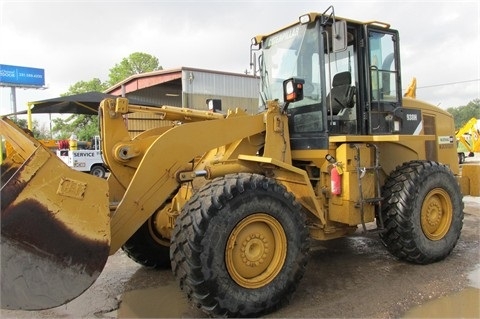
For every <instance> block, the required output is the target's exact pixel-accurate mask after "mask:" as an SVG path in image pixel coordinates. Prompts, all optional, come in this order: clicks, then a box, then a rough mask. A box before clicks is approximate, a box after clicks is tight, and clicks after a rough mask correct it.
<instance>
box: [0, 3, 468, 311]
mask: <svg viewBox="0 0 480 319" xmlns="http://www.w3.org/2000/svg"><path fill="white" fill-rule="evenodd" d="M399 52H400V50H399V36H398V32H397V31H395V30H393V29H391V28H390V26H389V25H388V24H386V23H381V22H377V21H372V22H358V21H353V20H349V19H343V18H337V17H336V16H335V15H334V12H333V7H329V8H328V9H327V10H326V11H325V12H323V13H309V14H306V15H303V16H301V17H300V19H299V21H297V22H295V23H293V24H290V25H288V26H286V27H284V28H282V29H280V30H278V31H276V32H273V33H271V34H268V35H261V36H256V37H254V38H253V40H252V45H251V56H252V65H253V67H254V70H255V72H256V73H257V72H258V74H259V76H260V78H261V90H260V91H261V92H260V97H261V99H260V101H261V105H262V108H263V110H261V112H260V113H258V114H246V113H245V112H244V111H242V110H241V109H240V108H239V109H236V110H229V111H228V112H227V113H226V114H222V113H214V112H210V111H200V110H192V109H186V108H176V107H169V106H159V107H146V106H142V105H131V104H130V103H129V102H128V100H127V99H125V98H118V99H116V100H113V99H107V100H104V101H102V103H101V105H100V107H99V117H100V121H101V125H100V127H101V140H102V150H103V156H104V162H105V163H106V165H107V166H108V168H109V170H110V172H111V174H110V176H109V177H108V179H107V180H103V179H100V178H96V177H94V176H91V175H87V174H84V173H80V172H76V171H74V170H72V169H69V168H68V167H67V166H65V165H64V164H63V163H62V162H61V161H60V160H59V159H58V158H57V157H56V156H55V155H54V154H52V153H51V152H49V151H48V150H47V149H45V147H43V146H42V145H41V144H40V143H39V142H38V141H36V140H34V139H33V138H31V137H29V136H27V135H26V134H24V133H23V131H22V130H21V129H19V128H18V127H16V126H15V125H14V124H13V123H12V122H11V121H9V120H8V119H6V118H3V119H2V120H1V121H0V129H1V134H2V135H3V136H4V137H5V138H6V139H7V140H8V142H9V143H11V145H12V147H13V150H14V151H12V152H10V154H9V156H8V158H7V159H6V160H5V161H4V163H2V188H1V196H2V204H1V205H2V207H1V208H2V211H1V232H2V234H1V235H2V237H1V253H2V256H1V257H2V258H1V263H2V264H1V276H2V278H1V282H2V291H1V305H2V308H7V309H44V308H49V307H55V306H58V305H61V304H63V303H66V302H68V301H69V300H71V299H73V298H75V297H76V296H77V295H79V294H81V293H82V292H83V291H84V290H86V289H87V288H88V287H89V286H90V285H91V284H92V283H93V282H94V281H95V279H96V278H97V277H98V275H99V274H100V272H101V271H102V268H103V267H104V265H105V262H106V260H107V258H108V256H109V255H112V254H114V253H115V252H117V251H118V250H119V249H120V248H122V249H123V250H124V251H125V252H126V253H127V255H128V256H130V257H131V258H132V259H133V260H135V261H137V262H138V263H140V264H142V265H145V266H147V267H171V268H172V270H173V273H174V275H175V277H176V278H177V279H178V282H179V285H180V287H181V288H182V289H183V290H184V291H185V293H186V294H187V295H188V298H189V299H190V300H191V302H192V304H194V305H196V306H197V307H200V308H201V309H203V310H204V311H205V312H207V313H208V314H210V315H212V316H233V317H245V316H260V315H262V314H265V313H268V312H272V311H274V310H275V309H277V308H278V307H280V306H282V305H284V304H285V303H286V302H287V301H288V300H289V299H290V297H291V296H292V294H293V293H294V291H295V289H296V287H297V286H298V285H299V283H300V279H301V278H302V275H303V274H304V272H305V267H306V264H307V260H308V255H309V246H310V242H311V241H313V240H330V239H335V238H339V237H343V236H348V235H350V234H353V233H354V232H355V231H357V229H358V228H359V229H360V230H363V231H365V232H367V231H377V232H378V233H379V234H380V239H381V240H382V242H383V243H384V245H385V246H386V248H387V249H388V250H389V251H390V252H391V253H392V254H393V255H394V256H396V257H398V258H399V259H403V260H406V261H409V262H412V263H418V264H427V263H431V262H436V261H439V260H442V259H444V258H445V257H447V256H448V255H449V254H450V252H451V251H452V250H453V249H454V247H455V245H456V243H457V240H458V238H459V236H460V232H461V229H462V223H463V203H462V193H461V190H460V187H459V184H458V182H459V179H460V178H461V176H459V165H458V160H457V154H456V145H455V139H454V137H455V128H454V123H453V118H452V116H450V115H449V114H448V113H447V112H445V111H443V110H441V109H439V108H437V107H434V106H432V105H430V104H427V103H424V102H421V101H418V100H416V99H413V98H407V97H403V96H402V89H401V78H400V56H399ZM128 112H146V113H155V114H160V115H161V116H162V118H163V119H165V120H170V121H171V123H172V125H171V126H169V127H159V128H156V129H151V130H148V131H145V132H143V133H141V134H139V135H138V136H136V137H135V138H131V137H130V136H129V134H128V131H127V128H126V127H125V121H124V114H127V113H128Z"/></svg>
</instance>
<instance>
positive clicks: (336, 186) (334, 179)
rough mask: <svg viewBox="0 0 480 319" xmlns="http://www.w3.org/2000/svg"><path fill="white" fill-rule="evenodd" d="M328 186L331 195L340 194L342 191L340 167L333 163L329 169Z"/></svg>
mask: <svg viewBox="0 0 480 319" xmlns="http://www.w3.org/2000/svg"><path fill="white" fill-rule="evenodd" d="M330 188H331V192H332V194H333V195H340V194H341V193H342V177H341V176H340V169H339V167H338V166H337V165H333V167H332V170H331V171H330Z"/></svg>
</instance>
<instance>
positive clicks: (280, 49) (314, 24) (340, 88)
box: [252, 7, 420, 150]
mask: <svg viewBox="0 0 480 319" xmlns="http://www.w3.org/2000/svg"><path fill="white" fill-rule="evenodd" d="M398 42H399V41H398V32H397V31H395V30H392V29H390V26H389V25H388V24H385V23H380V22H367V23H360V22H357V21H351V20H347V19H341V18H338V19H337V18H336V17H335V15H334V14H333V7H330V8H329V9H327V11H325V12H324V13H322V14H318V13H309V14H306V15H304V16H301V17H300V21H299V22H298V23H295V24H292V25H290V26H288V27H286V28H284V29H281V30H280V31H277V32H275V33H273V34H270V35H268V36H257V37H255V38H254V39H253V42H252V49H253V50H261V54H260V56H259V58H258V65H259V72H260V78H261V99H262V102H263V103H262V104H264V105H265V104H266V101H267V100H273V99H279V100H281V99H282V98H283V99H284V101H285V102H286V104H285V111H286V113H287V114H288V117H289V130H290V137H291V141H290V143H291V147H292V149H293V150H295V149H327V148H328V141H329V138H328V137H329V136H330V135H373V134H374V135H381V134H406V133H411V132H407V131H411V130H412V128H410V127H408V128H405V127H404V125H402V123H404V122H405V119H404V115H403V109H402V107H401V105H402V94H401V79H400V59H399V43H398ZM284 81H285V83H284ZM289 81H294V82H295V85H293V86H289V88H290V89H293V90H294V91H295V90H296V91H297V92H296V93H298V94H296V95H298V96H301V97H302V98H301V99H300V98H298V96H296V98H295V99H294V100H288V96H289V95H288V94H285V92H284V90H285V89H286V88H287V86H286V85H287V83H288V82H289ZM300 82H303V83H302V85H298V83H300ZM300 91H301V92H300ZM409 116H410V117H412V112H410V111H409ZM417 117H418V120H420V114H418V116H417ZM413 126H414V128H413V129H415V125H413Z"/></svg>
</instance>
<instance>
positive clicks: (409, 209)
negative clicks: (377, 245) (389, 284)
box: [380, 161, 463, 264]
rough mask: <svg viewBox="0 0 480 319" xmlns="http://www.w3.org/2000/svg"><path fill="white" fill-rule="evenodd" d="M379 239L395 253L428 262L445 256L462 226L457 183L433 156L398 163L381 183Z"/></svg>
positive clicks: (409, 258)
mask: <svg viewBox="0 0 480 319" xmlns="http://www.w3.org/2000/svg"><path fill="white" fill-rule="evenodd" d="M383 197H384V202H383V205H382V206H383V209H382V214H383V215H382V216H383V220H384V224H385V228H386V229H385V232H384V233H382V234H380V237H381V239H382V241H383V244H384V245H385V246H386V247H387V249H388V250H389V251H390V252H391V253H392V254H393V255H394V256H396V257H398V258H400V259H404V260H407V261H410V262H413V263H417V264H428V263H431V262H435V261H438V260H441V259H444V258H445V257H447V256H448V255H449V254H450V252H451V251H452V250H453V248H454V247H455V245H456V243H457V241H458V238H459V236H460V232H461V230H462V226H463V202H462V194H461V191H460V187H459V185H458V183H457V181H456V179H455V177H454V176H453V174H452V172H451V171H450V170H449V169H448V168H447V167H446V166H445V165H441V164H438V163H436V162H428V161H412V162H409V163H405V164H404V165H403V166H401V167H399V168H397V169H396V170H395V171H394V172H393V173H392V174H391V175H390V176H389V177H388V178H387V181H386V182H385V185H384V188H383Z"/></svg>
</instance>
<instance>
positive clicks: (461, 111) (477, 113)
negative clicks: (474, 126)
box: [447, 99, 480, 129]
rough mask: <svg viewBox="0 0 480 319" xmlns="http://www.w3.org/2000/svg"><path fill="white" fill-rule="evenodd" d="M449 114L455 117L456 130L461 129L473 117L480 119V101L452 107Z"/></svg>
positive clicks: (476, 100) (448, 110)
mask: <svg viewBox="0 0 480 319" xmlns="http://www.w3.org/2000/svg"><path fill="white" fill-rule="evenodd" d="M447 112H449V113H450V114H452V115H453V119H454V121H455V128H456V129H459V128H460V127H462V126H463V125H464V124H465V123H467V122H468V120H470V119H471V118H472V117H474V118H477V119H480V99H475V100H473V101H470V102H469V103H468V104H467V105H465V106H459V107H450V108H448V109H447Z"/></svg>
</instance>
